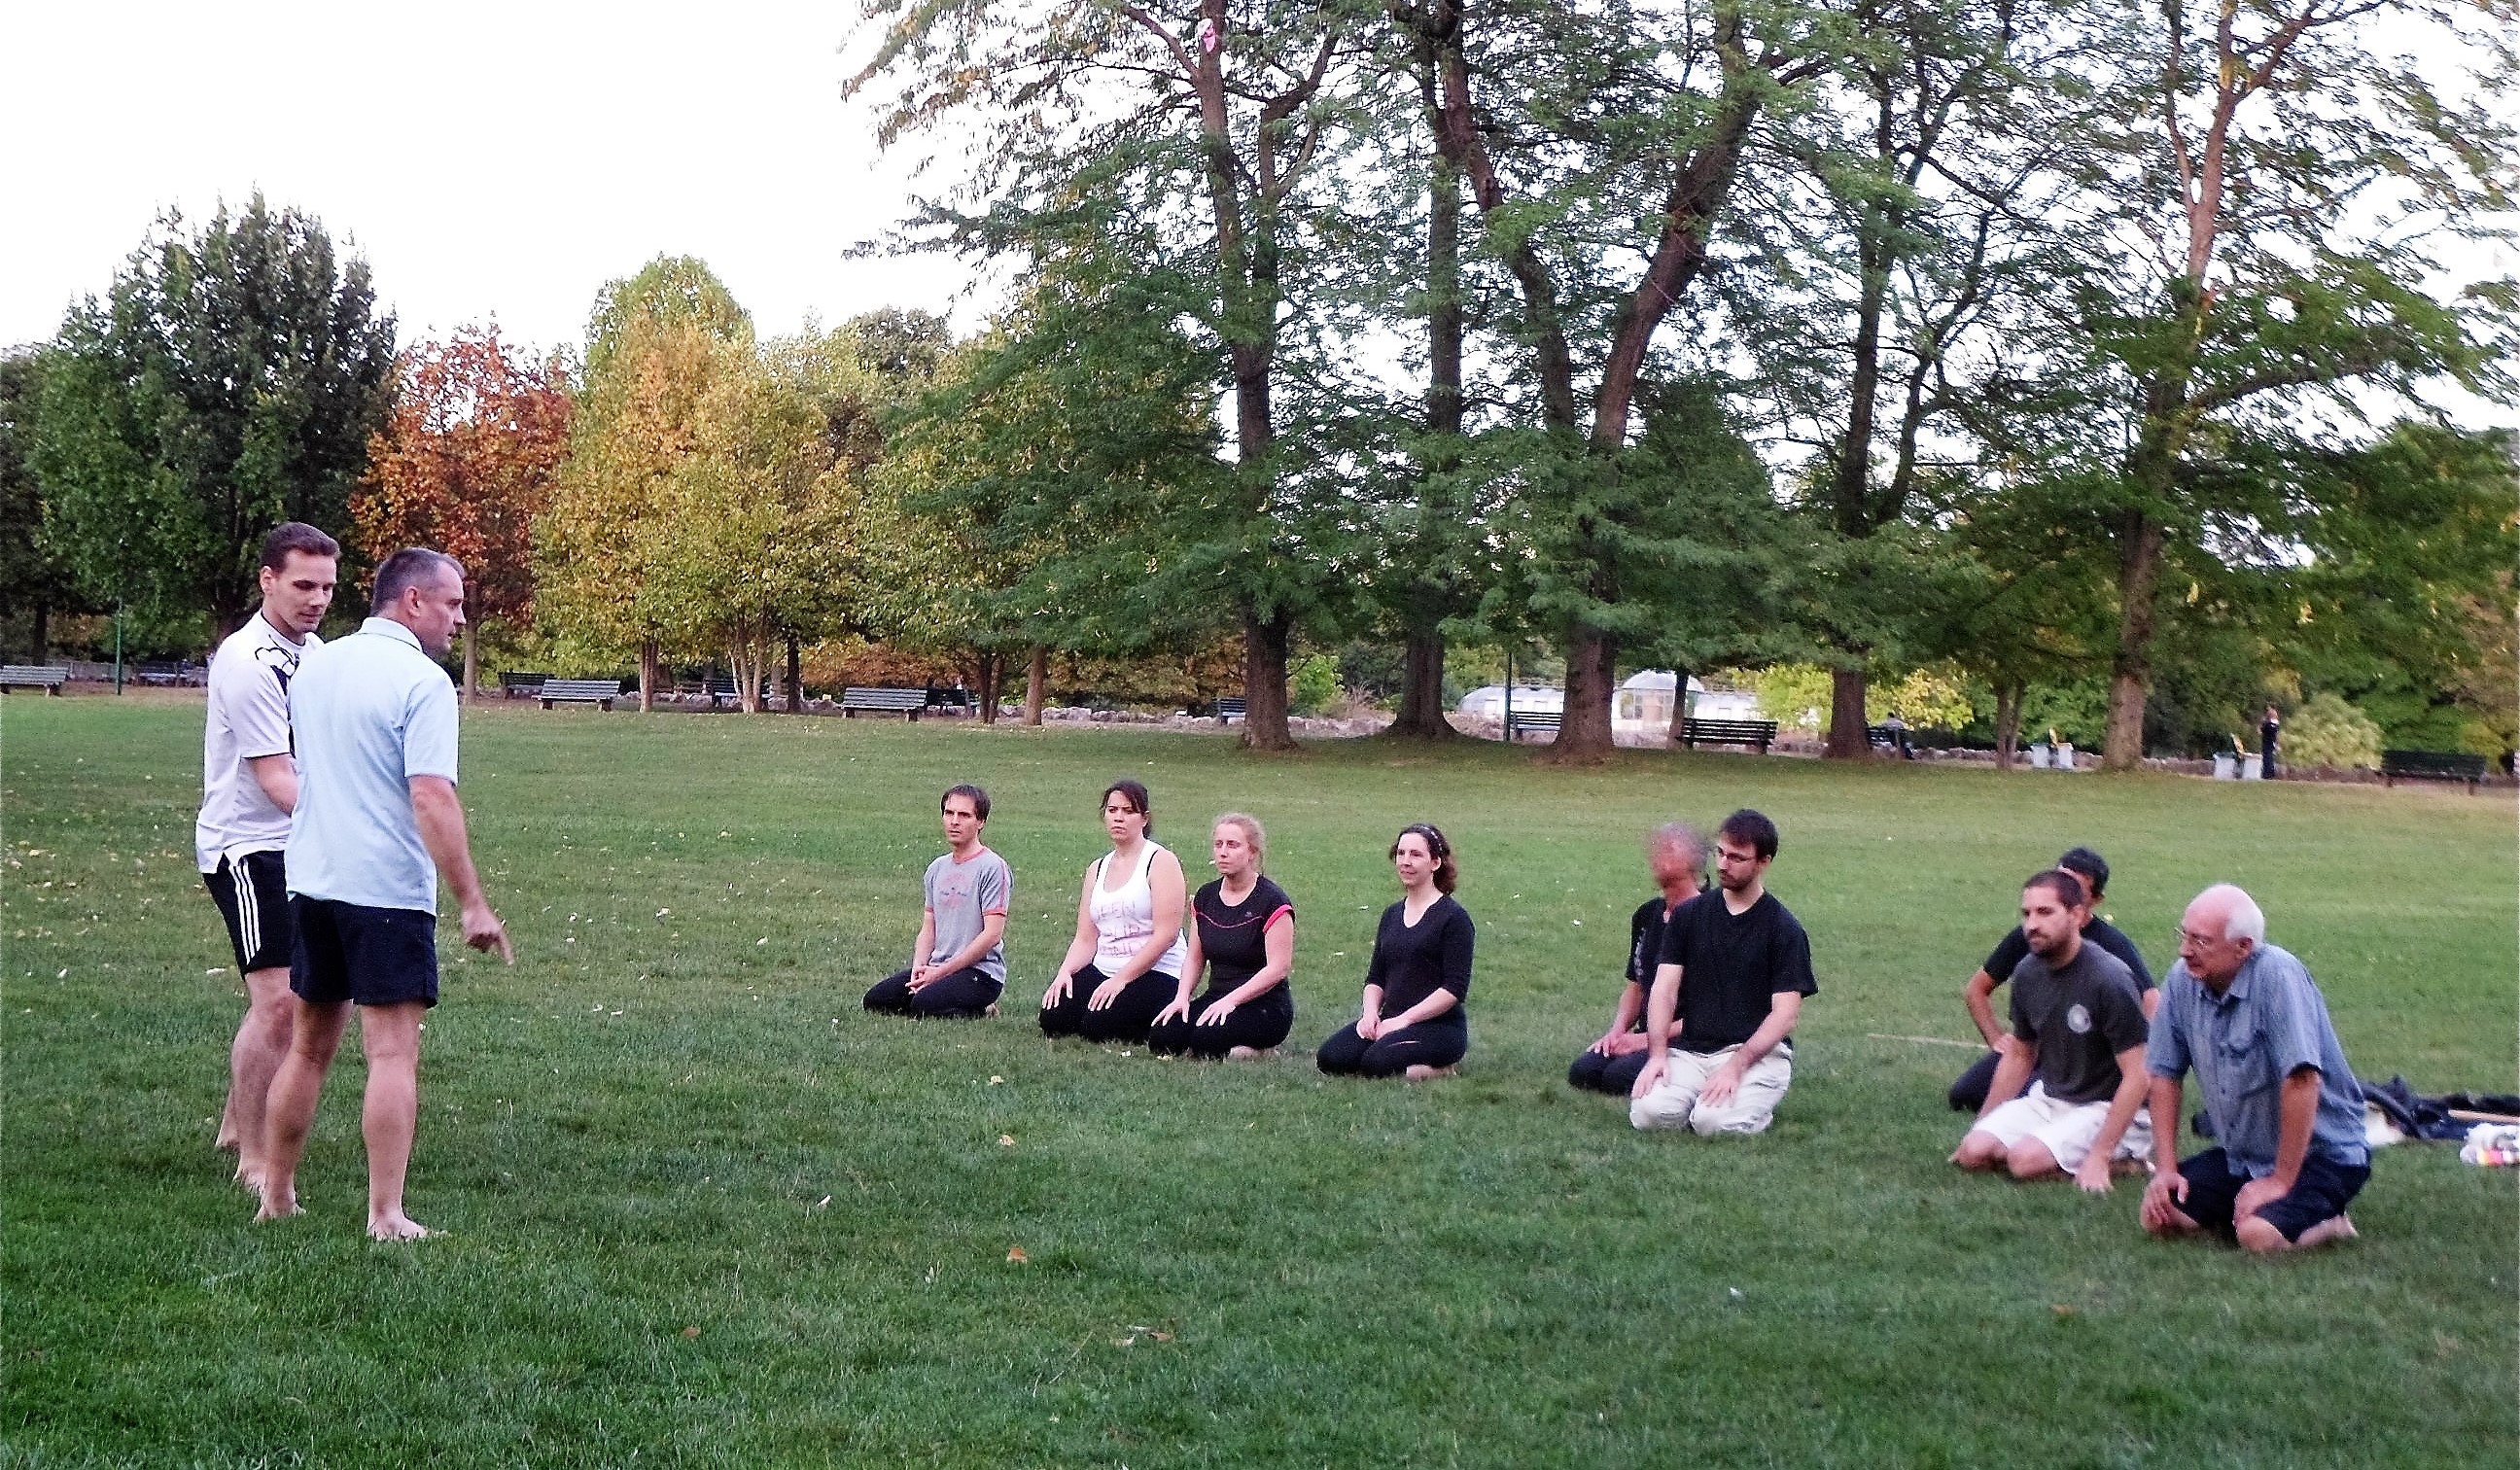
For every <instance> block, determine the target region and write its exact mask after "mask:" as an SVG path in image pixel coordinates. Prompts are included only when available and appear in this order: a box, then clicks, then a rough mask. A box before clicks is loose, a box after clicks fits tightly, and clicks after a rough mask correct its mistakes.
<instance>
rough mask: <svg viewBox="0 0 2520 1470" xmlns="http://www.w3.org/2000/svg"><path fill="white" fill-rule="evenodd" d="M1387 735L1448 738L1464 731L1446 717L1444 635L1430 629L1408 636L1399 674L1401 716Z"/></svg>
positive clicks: (1392, 723) (1428, 738) (1431, 738)
mask: <svg viewBox="0 0 2520 1470" xmlns="http://www.w3.org/2000/svg"><path fill="white" fill-rule="evenodd" d="M1385 734H1387V735H1403V736H1406V737H1408V738H1410V739H1413V740H1449V739H1453V738H1455V737H1456V736H1457V735H1460V734H1461V732H1459V731H1457V730H1455V729H1453V722H1452V721H1450V720H1447V719H1445V718H1444V635H1443V632H1442V630H1440V629H1428V630H1426V631H1424V632H1421V633H1412V634H1410V635H1409V651H1408V654H1407V656H1406V659H1405V661H1404V662H1403V664H1402V669H1401V675H1400V715H1399V718H1397V719H1395V720H1393V721H1392V722H1391V729H1390V730H1388V731H1386V732H1385Z"/></svg>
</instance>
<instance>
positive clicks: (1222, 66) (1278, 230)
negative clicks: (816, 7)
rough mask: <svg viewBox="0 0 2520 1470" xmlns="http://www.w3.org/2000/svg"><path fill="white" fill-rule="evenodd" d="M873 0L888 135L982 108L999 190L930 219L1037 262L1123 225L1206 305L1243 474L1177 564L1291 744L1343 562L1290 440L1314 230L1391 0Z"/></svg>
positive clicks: (1202, 323) (983, 155)
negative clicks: (1211, 603) (1058, 3)
mask: <svg viewBox="0 0 2520 1470" xmlns="http://www.w3.org/2000/svg"><path fill="white" fill-rule="evenodd" d="M867 10H868V13H869V14H870V15H871V16H880V17H890V18H892V20H891V23H890V25H889V28H888V29H887V30H886V32H885V35H884V39H883V43H882V45H881V47H880V49H879V50H878V51H877V55H876V57H875V59H874V60H873V61H871V62H870V63H869V64H868V66H867V67H866V68H865V70H863V71H862V72H860V73H859V75H858V76H857V77H856V78H855V79H854V80H853V81H852V82H851V84H850V87H851V90H852V92H853V93H854V92H858V91H862V90H863V89H865V88H867V87H868V86H869V85H870V84H872V83H873V82H874V81H875V80H876V79H877V78H878V77H884V78H889V79H890V81H891V84H892V86H893V88H894V90H893V92H892V93H891V95H890V96H889V97H888V99H887V100H886V103H885V118H884V121H883V124H882V129H881V132H882V136H883V138H884V140H885V141H886V142H887V143H889V142H891V141H893V140H895V139H897V138H899V137H900V136H901V135H903V134H904V133H906V132H908V131H910V130H912V129H916V128H922V127H927V126H930V125H933V124H935V123H937V122H938V121H940V120H942V119H944V118H946V117H949V116H954V115H959V114H961V113H962V112H963V111H964V110H966V109H969V108H974V107H976V108H981V109H985V110H986V111H985V113H984V116H983V121H982V126H983V127H985V129H986V130H987V131H986V134H985V139H986V141H985V142H984V143H983V145H982V146H981V147H980V148H979V149H977V150H975V151H974V155H973V156H975V157H976V158H977V159H978V160H979V162H978V164H977V167H976V170H975V173H974V175H973V183H972V189H973V192H974V193H975V194H977V195H979V196H981V197H982V198H983V199H984V200H985V201H986V207H985V208H984V209H983V210H982V211H981V212H979V213H976V214H967V213H958V212H955V211H952V210H947V209H944V208H938V207H931V208H930V210H929V211H928V212H927V215H926V219H927V222H929V223H931V224H935V225H939V226H943V227H945V228H946V229H948V230H949V231H950V232H951V233H952V235H953V238H954V239H955V240H956V241H957V242H958V243H959V244H961V245H963V246H965V247H966V248H971V249H976V250H980V251H984V252H989V253H1001V252H1012V253H1019V254H1022V255H1025V256H1028V257H1029V258H1031V259H1033V260H1035V261H1039V260H1042V259H1045V258H1048V257H1050V256H1052V255H1056V254H1062V253H1086V254H1102V255H1103V256H1104V257H1105V258H1117V257H1116V252H1115V247H1120V249H1121V250H1123V251H1125V255H1126V258H1129V259H1130V260H1131V261H1132V262H1133V263H1134V265H1135V267H1136V268H1137V269H1138V270H1139V271H1140V272H1141V273H1142V274H1144V275H1146V276H1147V277H1148V278H1149V279H1150V280H1152V279H1155V278H1162V279H1163V280H1164V281H1165V283H1166V285H1165V287H1164V288H1163V290H1161V292H1160V293H1161V294H1163V295H1165V296H1167V297H1168V298H1169V300H1170V304H1171V307H1172V309H1173V310H1174V311H1175V312H1176V313H1178V314H1180V315H1181V316H1182V317H1184V318H1185V319H1187V320H1189V321H1192V322H1194V323H1196V324H1197V325H1198V328H1199V334H1200V338H1201V342H1202V345H1203V346H1204V348H1205V349H1206V350H1207V351H1208V352H1209V353H1210V354H1211V361H1212V363H1213V365H1214V367H1215V369H1216V373H1217V378H1218V380H1219V381H1220V382H1221V383H1222V384H1223V385H1224V387H1225V389H1226V391H1227V393H1228V395H1229V397H1230V400H1231V403H1232V423H1233V434H1234V464H1235V468H1236V474H1235V476H1234V478H1233V480H1232V482H1231V483H1232V485H1233V491H1232V493H1231V494H1230V495H1229V496H1226V497H1225V498H1223V499H1222V500H1221V501H1218V502H1217V503H1214V504H1212V505H1210V506H1208V507H1206V508H1205V509H1204V510H1203V512H1202V513H1201V514H1200V515H1199V516H1198V517H1197V518H1196V519H1195V520H1193V521H1191V522H1188V523H1186V524H1183V525H1180V526H1177V527H1175V530H1176V532H1177V535H1178V538H1179V541H1180V544H1181V546H1180V549H1181V553H1182V556H1181V564H1182V565H1183V566H1184V567H1185V569H1187V570H1190V571H1191V572H1192V573H1193V577H1194V579H1196V580H1203V581H1205V582H1206V583H1207V584H1208V585H1209V586H1211V587H1212V588H1213V590H1214V592H1215V594H1217V595H1219V596H1221V597H1222V598H1223V599H1224V600H1225V601H1226V603H1227V605H1228V606H1229V607H1231V609H1232V610H1233V612H1234V614H1235V616H1236V617H1237V619H1238V621H1239V622H1240V624H1241V625H1242V632H1243V648H1244V697H1245V701H1246V705H1247V709H1248V714H1247V716H1246V718H1245V720H1244V723H1243V732H1242V738H1243V741H1244V743H1246V744H1248V745H1252V746H1255V747H1259V748H1264V749H1283V748H1289V747H1291V745H1292V744H1293V740H1292V737H1291V736H1290V735H1289V734H1288V733H1287V726H1286V676H1287V655H1288V652H1289V649H1290V648H1291V646H1292V642H1293V637H1294V629H1295V625H1296V623H1297V621H1298V620H1299V619H1300V618H1302V617H1304V616H1306V615H1308V614H1311V613H1313V612H1315V611H1316V610H1318V609H1320V608H1321V607H1322V606H1323V605H1324V603H1325V602H1326V601H1329V600H1331V599H1333V598H1334V597H1335V596H1336V594H1337V593H1338V592H1339V591H1340V590H1341V588H1342V586H1343V584H1341V583H1340V582H1339V580H1338V579H1337V578H1336V577H1335V575H1333V574H1332V567H1331V563H1330V561H1329V558H1328V557H1326V556H1324V555H1321V554H1322V553H1323V552H1324V551H1325V550H1327V548H1325V547H1324V546H1323V545H1322V538H1323V537H1325V536H1326V535H1328V534H1329V533H1330V532H1331V529H1332V527H1333V526H1334V524H1335V522H1336V520H1337V514H1336V512H1332V513H1331V514H1330V515H1328V516H1327V517H1322V516H1314V515H1312V514H1310V513H1309V512H1310V511H1311V510H1312V509H1313V507H1311V506H1308V505H1307V504H1306V499H1307V498H1306V491H1307V489H1308V488H1312V485H1311V484H1308V481H1307V479H1306V476H1305V473H1304V467H1303V466H1302V465H1301V464H1300V463H1299V462H1298V461H1297V457H1296V456H1295V455H1294V454H1292V453H1290V449H1291V446H1290V443H1289V440H1290V438H1291V437H1293V436H1290V435H1289V433H1288V428H1289V423H1288V420H1289V415H1288V412H1287V408H1286V405H1285V404H1283V402H1282V401H1281V389H1282V384H1283V379H1284V377H1285V375H1284V374H1283V369H1284V367H1285V354H1286V352H1287V350H1288V349H1289V348H1290V347H1293V346H1298V345H1300V344H1301V343H1302V341H1303V339H1304V337H1305V336H1306V334H1307V330H1308V329H1307V325H1306V324H1307V320H1308V314H1309V312H1310V311H1311V309H1312V308H1313V305H1314V303H1313V302H1312V301H1311V299H1310V293H1309V292H1308V291H1307V290H1306V285H1307V283H1306V280H1305V277H1304V263H1305V251H1306V248H1307V239H1308V235H1311V234H1315V233H1318V231H1319V230H1320V229H1321V228H1323V225H1322V221H1323V220H1324V219H1325V218H1326V217H1327V216H1328V211H1329V208H1330V205H1329V200H1330V198H1331V197H1333V196H1335V194H1336V193H1337V192H1338V190H1339V189H1340V188H1341V186H1342V182H1343V181H1342V179H1341V175H1340V172H1339V170H1338V169H1337V168H1336V167H1335V166H1333V165H1332V161H1331V160H1332V159H1333V158H1334V157H1335V156H1338V155H1339V151H1340V143H1341V140H1342V139H1343V138H1344V137H1346V136H1347V135H1348V130H1347V127H1346V122H1347V119H1346V115H1345V105H1344V99H1345V97H1346V95H1347V93H1348V91H1349V86H1350V76H1349V73H1350V72H1352V71H1353V70H1355V69H1357V68H1359V67H1365V66H1367V65H1370V63H1371V61H1372V55H1371V49H1370V47H1369V46H1367V45H1366V44H1365V43H1364V42H1363V41H1362V40H1361V39H1360V36H1361V33H1362V31H1363V28H1364V23H1365V18H1366V17H1367V16H1369V15H1376V16H1377V18H1378V13H1373V12H1367V11H1365V10H1364V9H1363V8H1362V7H1359V6H1355V5H1349V4H1341V3H1328V4H1312V5H1297V6H1283V5H1275V4H1269V3H1248V4H1237V3H1232V0H1198V3H1197V4H1196V6H1195V7H1194V13H1193V14H1192V15H1188V16H1173V17H1167V16H1160V15H1158V14H1157V13H1156V12H1155V10H1154V9H1152V8H1149V7H1148V6H1144V5H1140V4H1135V3H1130V0H1119V3H1112V0H1096V3H1089V4H1085V5H1081V6H1078V7H1075V8H1072V9H1066V10H1058V11H1049V12H1045V11H1039V10H1035V9H1032V8H1029V7H1023V8H1010V7H1006V6H1002V5H994V4H988V3H985V0H948V3H942V4H913V3H910V0H871V3H870V4H869V5H868V7H867Z"/></svg>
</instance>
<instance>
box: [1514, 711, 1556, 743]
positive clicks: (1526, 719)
mask: <svg viewBox="0 0 2520 1470" xmlns="http://www.w3.org/2000/svg"><path fill="white" fill-rule="evenodd" d="M1565 722H1566V715H1565V712H1564V711H1562V710H1554V709H1516V710H1508V711H1507V712H1506V718H1505V737H1506V739H1507V741H1508V743H1509V742H1511V741H1513V740H1517V739H1520V738H1521V737H1522V736H1524V735H1544V734H1545V735H1552V736H1554V735H1556V734H1557V731H1558V727H1560V726H1561V725H1563V724H1564V723H1565Z"/></svg>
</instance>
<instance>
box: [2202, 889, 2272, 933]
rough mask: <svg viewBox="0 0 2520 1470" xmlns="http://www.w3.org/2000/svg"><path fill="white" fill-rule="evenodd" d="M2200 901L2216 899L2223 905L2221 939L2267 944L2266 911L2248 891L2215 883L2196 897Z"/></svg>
mask: <svg viewBox="0 0 2520 1470" xmlns="http://www.w3.org/2000/svg"><path fill="white" fill-rule="evenodd" d="M2196 896H2197V897H2198V898H2200V899H2218V900H2220V901H2221V902H2222V903H2223V905H2224V910H2223V937H2224V938H2225V939H2233V940H2236V939H2245V940H2247V941H2248V942H2249V943H2251V944H2253V945H2262V944H2265V943H2266V942H2267V914H2266V911H2265V910H2263V909H2260V908H2259V907H2258V901H2257V900H2256V899H2253V898H2251V897H2249V894H2248V890H2246V889H2244V888H2242V887H2241V886H2240V885H2239V884H2237V883H2217V884H2215V885H2214V886H2213V887H2211V888H2208V889H2206V890H2205V891H2204V892H2203V893H2200V894H2198V895H2196Z"/></svg>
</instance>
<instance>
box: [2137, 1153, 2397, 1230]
mask: <svg viewBox="0 0 2520 1470" xmlns="http://www.w3.org/2000/svg"><path fill="white" fill-rule="evenodd" d="M2179 1172H2180V1174H2181V1176H2182V1177H2183V1178H2184V1179H2185V1180H2187V1198H2186V1199H2185V1200H2184V1201H2181V1202H2179V1209H2180V1212H2181V1213H2182V1214H2183V1215H2185V1216H2186V1217H2187V1218H2188V1219H2190V1220H2192V1221H2194V1222H2196V1223H2197V1224H2198V1225H2203V1226H2204V1227H2205V1228H2207V1229H2209V1230H2211V1231H2213V1232H2214V1233H2215V1234H2217V1235H2220V1236H2222V1237H2224V1238H2225V1239H2227V1240H2228V1239H2229V1238H2230V1237H2231V1234H2232V1231H2233V1229H2234V1228H2235V1226H2236V1222H2235V1221H2234V1220H2233V1216H2234V1214H2235V1213H2236V1211H2237V1209H2238V1206H2239V1198H2240V1188H2241V1186H2242V1185H2244V1184H2246V1183H2248V1181H2249V1174H2248V1171H2247V1170H2245V1169H2237V1168H2234V1167H2232V1164H2231V1160H2230V1158H2229V1156H2228V1155H2227V1154H2225V1153H2224V1152H2223V1150H2221V1149H2219V1148H2209V1149H2207V1150H2205V1151H2204V1152H2203V1153H2200V1154H2197V1155H2195V1156H2194V1157H2193V1158H2187V1159H2182V1160H2181V1161H2180V1164H2179ZM2370 1178H2371V1167H2370V1166H2369V1165H2367V1164H2338V1163H2334V1162H2332V1161H2330V1160H2327V1159H2322V1158H2320V1157H2319V1156H2318V1155H2317V1154H2312V1155H2311V1156H2310V1157H2308V1158H2306V1159H2304V1160H2302V1161H2301V1175H2300V1177H2299V1178H2297V1179H2295V1180H2293V1181H2292V1192H2291V1193H2290V1194H2287V1195H2285V1196H2284V1197H2283V1198H2281V1199H2279V1200H2276V1201H2274V1202H2273V1203H2272V1204H2269V1205H2267V1206H2265V1207H2263V1208H2262V1209H2260V1210H2259V1211H2258V1218H2259V1219H2260V1220H2263V1221H2265V1222H2266V1223H2267V1224H2269V1225H2273V1226H2274V1227H2275V1228H2276V1229H2277V1230H2278V1231H2280V1232H2282V1234H2283V1238H2284V1239H2286V1240H2299V1239H2300V1238H2301V1232H2302V1231H2304V1230H2307V1229H2309V1228H2310V1227H2311V1226H2312V1225H2317V1224H2318V1223H2319V1222H2320V1221H2322V1220H2334V1219H2335V1218H2336V1217H2337V1216H2339V1215H2342V1214H2344V1213H2345V1207H2346V1206H2347V1205H2349V1204H2351V1203H2353V1201H2354V1196H2355V1195H2357V1194H2360V1193H2362V1192H2363V1184H2364V1183H2365V1182H2367V1181H2368V1180H2370Z"/></svg>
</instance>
